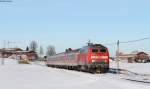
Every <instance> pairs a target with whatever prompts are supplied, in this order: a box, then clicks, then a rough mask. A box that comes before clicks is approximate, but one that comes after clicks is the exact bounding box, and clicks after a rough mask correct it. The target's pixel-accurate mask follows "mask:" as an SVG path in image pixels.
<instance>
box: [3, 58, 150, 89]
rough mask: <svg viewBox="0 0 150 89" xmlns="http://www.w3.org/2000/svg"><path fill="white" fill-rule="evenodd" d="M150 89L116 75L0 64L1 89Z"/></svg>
mask: <svg viewBox="0 0 150 89" xmlns="http://www.w3.org/2000/svg"><path fill="white" fill-rule="evenodd" d="M141 88H142V89H150V85H147V84H142V83H136V82H131V81H126V80H123V79H120V77H119V76H117V75H115V74H110V73H108V74H89V73H83V72H77V71H70V70H64V69H56V68H50V67H46V66H43V65H42V66H40V65H36V64H34V63H33V64H17V61H16V60H13V59H6V60H5V65H3V66H2V65H0V89H141Z"/></svg>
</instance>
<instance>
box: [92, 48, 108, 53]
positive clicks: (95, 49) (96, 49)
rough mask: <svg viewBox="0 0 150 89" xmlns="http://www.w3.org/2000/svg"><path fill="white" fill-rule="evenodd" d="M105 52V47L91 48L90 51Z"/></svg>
mask: <svg viewBox="0 0 150 89" xmlns="http://www.w3.org/2000/svg"><path fill="white" fill-rule="evenodd" d="M99 52H101V53H106V48H93V49H92V53H99Z"/></svg>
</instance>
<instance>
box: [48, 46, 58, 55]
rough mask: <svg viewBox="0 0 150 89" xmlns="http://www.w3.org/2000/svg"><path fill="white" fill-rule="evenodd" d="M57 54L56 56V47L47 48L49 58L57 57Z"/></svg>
mask: <svg viewBox="0 0 150 89" xmlns="http://www.w3.org/2000/svg"><path fill="white" fill-rule="evenodd" d="M55 54H56V52H55V47H54V46H52V45H49V46H48V47H47V51H46V56H47V57H50V56H53V55H55Z"/></svg>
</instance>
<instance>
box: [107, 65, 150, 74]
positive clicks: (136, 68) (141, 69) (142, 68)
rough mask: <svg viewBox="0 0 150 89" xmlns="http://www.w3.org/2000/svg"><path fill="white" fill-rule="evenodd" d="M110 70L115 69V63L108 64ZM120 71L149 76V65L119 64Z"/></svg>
mask: <svg viewBox="0 0 150 89" xmlns="http://www.w3.org/2000/svg"><path fill="white" fill-rule="evenodd" d="M110 67H111V68H117V63H116V62H110ZM119 68H120V69H126V70H129V71H132V72H135V73H140V74H150V63H123V62H120V63H119Z"/></svg>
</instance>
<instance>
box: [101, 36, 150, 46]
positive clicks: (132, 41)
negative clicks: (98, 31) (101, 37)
mask: <svg viewBox="0 0 150 89" xmlns="http://www.w3.org/2000/svg"><path fill="white" fill-rule="evenodd" d="M148 39H150V37H145V38H141V39H136V40H130V41H122V42H121V41H120V44H127V43H134V42H139V41H144V40H148ZM103 45H117V42H112V43H106V44H103Z"/></svg>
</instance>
